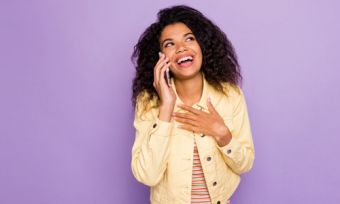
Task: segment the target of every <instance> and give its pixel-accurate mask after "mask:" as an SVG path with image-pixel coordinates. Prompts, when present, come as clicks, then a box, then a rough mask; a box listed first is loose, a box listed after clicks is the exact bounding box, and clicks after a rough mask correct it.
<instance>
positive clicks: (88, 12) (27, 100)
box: [0, 0, 340, 204]
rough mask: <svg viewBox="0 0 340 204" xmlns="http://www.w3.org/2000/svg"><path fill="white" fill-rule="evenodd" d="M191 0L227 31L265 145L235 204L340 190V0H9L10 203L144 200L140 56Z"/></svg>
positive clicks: (5, 147)
mask: <svg viewBox="0 0 340 204" xmlns="http://www.w3.org/2000/svg"><path fill="white" fill-rule="evenodd" d="M178 3H185V4H188V5H190V6H193V7H195V8H197V9H199V10H200V11H202V12H203V13H204V14H206V16H208V17H209V18H210V19H212V20H213V21H214V22H215V23H216V24H217V25H219V26H220V27H221V28H222V29H223V30H224V31H225V32H226V33H227V34H228V36H229V38H230V39H231V41H232V42H233V44H234V46H235V48H236V51H237V53H238V56H239V59H240V63H241V66H242V70H243V74H244V79H245V80H244V83H243V89H244V92H245V94H246V97H247V102H248V107H249V114H250V118H251V123H252V129H253V138H254V143H255V148H256V159H255V164H254V168H253V170H252V171H251V172H250V173H248V174H245V175H243V180H242V182H241V185H240V187H239V189H238V190H237V192H236V193H235V194H234V196H233V198H232V201H233V203H234V204H272V203H275V204H284V203H294V204H295V203H296V204H298V203H327V204H335V203H339V202H340V194H339V189H340V173H339V172H340V159H339V158H338V157H339V156H340V148H339V145H340V139H339V137H340V122H339V115H340V109H339V107H338V106H339V104H340V80H339V77H340V71H339V69H340V62H339V57H340V54H339V53H340V40H339V39H340V38H339V36H340V23H339V19H340V13H339V10H340V3H339V1H336V0H333V1H332V0H324V1H321V0H320V1H310V0H304V1H303V0H295V1H289V0H281V1H271V0H258V1H195V2H194V1H127V0H126V1H121V2H118V1H113V0H111V1H109V0H96V1H95V0H88V1H80V0H58V1H43V0H40V1H38V0H30V1H18V0H11V1H9V0H2V1H0V68H1V69H0V94H1V95H0V96H1V100H0V203H1V204H14V203H15V204H19V203H20V204H21V203H25V204H40V203H41V204H46V203H48V204H94V203H96V204H97V203H99V204H112V203H129V204H130V203H131V204H134V203H148V197H149V195H148V188H147V187H145V186H143V185H142V184H139V183H137V182H136V181H135V180H134V178H133V176H132V174H131V170H130V159H131V155H130V151H131V147H132V143H133V140H134V129H133V126H132V122H133V112H132V106H131V103H130V96H131V80H132V78H133V75H134V68H133V66H132V63H131V62H130V59H129V58H130V55H131V53H132V49H133V46H134V44H135V43H136V42H137V39H138V37H139V36H140V34H141V33H142V32H143V31H144V29H145V28H146V27H147V26H148V25H149V24H151V23H152V22H154V20H155V19H156V13H157V11H158V10H159V9H160V8H164V7H167V6H170V5H174V4H178Z"/></svg>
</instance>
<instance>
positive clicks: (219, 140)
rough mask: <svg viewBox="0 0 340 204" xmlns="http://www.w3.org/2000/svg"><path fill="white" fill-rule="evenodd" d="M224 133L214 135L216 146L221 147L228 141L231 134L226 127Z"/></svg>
mask: <svg viewBox="0 0 340 204" xmlns="http://www.w3.org/2000/svg"><path fill="white" fill-rule="evenodd" d="M223 132H224V133H223V134H221V135H219V136H217V137H215V139H216V142H217V144H218V146H220V147H223V146H226V145H227V144H229V143H230V141H231V138H232V135H231V133H230V131H229V129H228V128H227V127H225V130H224V131H223Z"/></svg>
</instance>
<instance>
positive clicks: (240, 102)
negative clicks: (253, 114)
mask: <svg viewBox="0 0 340 204" xmlns="http://www.w3.org/2000/svg"><path fill="white" fill-rule="evenodd" d="M231 97H232V100H231V101H232V104H233V117H232V126H233V127H232V129H231V134H232V139H231V141H230V142H229V144H227V145H225V146H223V147H218V148H219V149H220V151H221V152H222V155H223V157H224V161H225V162H226V163H227V165H228V166H229V167H230V168H231V169H232V170H233V171H234V172H235V173H237V174H242V173H245V172H247V171H249V170H250V169H251V168H252V166H253V162H254V158H255V151H254V144H253V140H252V134H251V128H250V123H249V117H248V111H247V105H246V101H245V98H244V94H243V92H242V90H241V89H239V93H235V94H233V96H231Z"/></svg>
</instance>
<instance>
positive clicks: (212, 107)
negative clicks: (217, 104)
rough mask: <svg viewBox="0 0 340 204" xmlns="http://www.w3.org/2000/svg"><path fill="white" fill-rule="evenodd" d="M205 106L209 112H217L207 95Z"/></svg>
mask: <svg viewBox="0 0 340 204" xmlns="http://www.w3.org/2000/svg"><path fill="white" fill-rule="evenodd" d="M207 106H208V110H209V112H210V113H213V114H218V113H217V111H216V109H215V108H214V106H213V104H212V103H211V99H210V97H208V100H207Z"/></svg>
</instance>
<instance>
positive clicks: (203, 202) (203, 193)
mask: <svg viewBox="0 0 340 204" xmlns="http://www.w3.org/2000/svg"><path fill="white" fill-rule="evenodd" d="M191 203H200V204H211V200H210V196H209V192H208V188H207V185H206V183H205V178H204V174H203V169H202V165H201V161H200V157H199V155H198V150H197V145H196V142H195V146H194V159H193V167H192V183H191Z"/></svg>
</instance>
